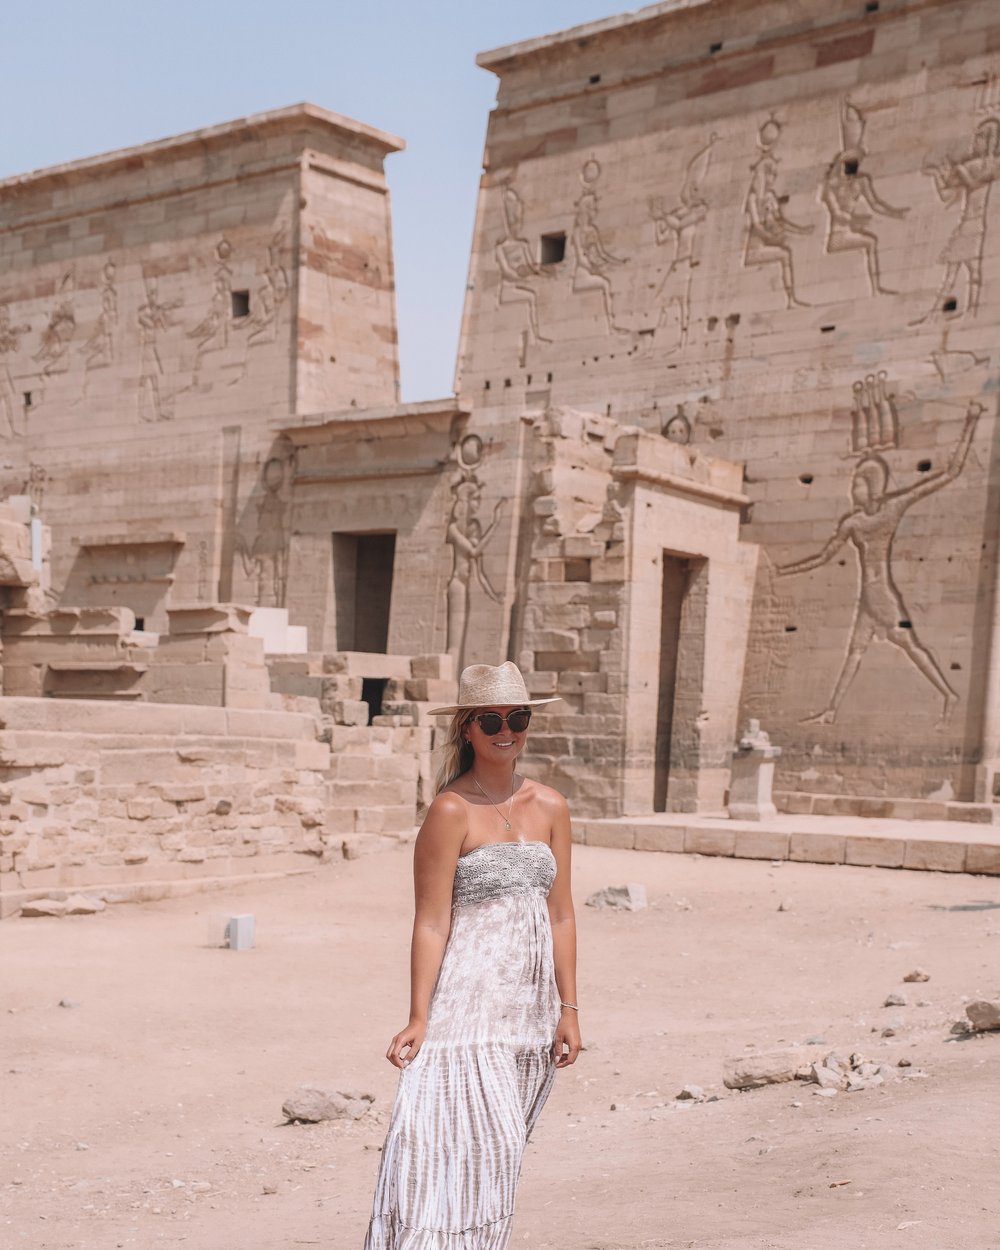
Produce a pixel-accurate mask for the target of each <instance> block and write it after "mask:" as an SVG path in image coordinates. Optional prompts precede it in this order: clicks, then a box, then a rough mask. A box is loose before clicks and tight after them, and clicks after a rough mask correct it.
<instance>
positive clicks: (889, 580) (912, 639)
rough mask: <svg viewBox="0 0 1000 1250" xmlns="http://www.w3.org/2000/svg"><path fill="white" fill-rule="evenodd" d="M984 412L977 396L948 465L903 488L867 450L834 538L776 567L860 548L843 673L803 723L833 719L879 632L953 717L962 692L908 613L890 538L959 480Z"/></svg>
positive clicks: (805, 565) (797, 567)
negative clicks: (914, 510)
mask: <svg viewBox="0 0 1000 1250" xmlns="http://www.w3.org/2000/svg"><path fill="white" fill-rule="evenodd" d="M982 411H983V409H982V407H981V405H979V404H978V403H970V404H969V407H968V409H967V411H966V417H965V424H964V426H963V427H962V434H961V437H960V438H959V440H958V443H957V444H956V446H955V450H954V451H953V452H952V455H951V459H950V460H949V462H948V465H947V467H946V468H945V469H942V470H941V471H940V472H939V473H934V474H932V475H931V476H929V477H926V478H924V479H923V480H922V481H919V482H916V483H914V484H913V485H912V486H908V487H905V488H904V489H902V490H894V491H890V490H889V489H888V484H889V466H888V465H887V464H886V462H885V460H884V459H883V458H882V457H881V456H878V455H871V454H866V455H865V457H864V459H862V460H861V461H860V463H859V464H858V465H857V467H856V468H855V470H854V476H853V478H852V480H851V502H852V504H853V507H852V509H851V511H850V512H848V513H846V514H845V515H844V516H842V517H841V518H840V521H839V522H838V523H837V529H836V531H835V533H834V535H833V537H832V538H831V539H830V541H829V542H828V543H827V544H826V546H824V547H823V549H822V550H821V551H819V552H817V553H816V554H815V555H811V556H807V557H806V558H805V559H803V560H796V561H795V562H793V563H792V564H786V565H782V566H781V567H779V568H778V570H777V573H778V576H779V577H787V576H790V575H794V574H797V573H806V572H808V571H809V570H810V569H816V568H819V567H820V565H823V564H826V563H827V561H829V560H831V559H832V558H833V557H834V556H835V555H836V554H837V552H838V551H840V550H841V549H842V548H843V547H844V546H845V544H847V543H850V544H851V546H852V547H854V549H855V551H856V552H857V553H858V563H859V564H860V567H861V586H860V591H859V594H858V600H857V605H856V607H855V610H854V621H853V624H852V626H851V635H850V638H849V640H848V644H847V653H846V655H845V656H844V660H843V663H842V665H841V669H840V674H839V675H838V677H837V680H836V683H835V685H834V688H833V691H832V693H831V695H830V698H829V700H828V702H827V705H826V707H825V708H824V709H823V710H822V711H821V712H818V713H816V714H815V715H814V716H809V717H806V718H805V720H804V722H803V723H813V724H822V725H831V724H833V722H834V721H835V720H836V719H837V713H838V711H839V710H840V705H841V704H842V702H843V700H844V696H845V695H846V694H847V690H848V688H849V686H850V684H851V682H852V681H853V680H854V678H855V676H856V675H857V672H858V669H859V668H860V666H861V661H862V659H863V658H864V655H865V652H866V651H867V650H868V648H869V646H870V645H871V643H872V642H873V641H874V640H876V639H879V640H883V641H886V642H891V643H892V644H893V645H894V646H896V647H898V648H899V649H900V650H901V651H902V652H903V654H904V655H905V656H906V657H907V659H909V660H910V661H911V662H912V663H913V665H914V666H915V667H916V669H917V670H918V672H920V673H921V674H922V675H923V676H924V677H925V678H926V679H927V681H928V682H929V683H930V684H931V686H933V688H934V689H935V690H936V691H937V693H938V694H939V695H940V696H941V698H942V700H943V706H942V713H941V722H942V723H943V722H945V721H947V720H948V718H949V717H950V715H951V713H952V711H953V710H954V707H955V704H956V703H957V702H958V695H957V694H956V692H955V691H954V690H953V689H952V687H951V685H950V684H949V683H948V679H947V678H946V677H945V675H944V673H943V672H942V670H941V666H940V664H939V663H938V661H937V660H936V659H935V657H934V655H933V653H932V652H931V651H930V650H929V649H928V648H927V647H926V646H925V645H924V644H923V643H922V642H921V641H920V639H919V637H918V636H917V631H916V629H915V628H914V626H913V621H912V618H911V616H910V613H909V611H908V610H907V607H906V604H905V603H904V602H903V597H902V595H901V594H900V592H899V588H898V587H897V585H896V583H895V581H894V580H893V576H892V544H893V540H894V538H895V536H896V531H897V529H898V528H899V523H900V521H901V520H902V518H903V514H904V513H905V512H906V510H907V509H908V508H911V507H912V506H913V505H914V504H915V503H917V502H918V500H920V499H924V498H926V496H928V495H931V494H933V493H934V492H935V491H938V490H941V489H942V487H944V486H947V485H948V483H949V482H953V481H955V479H956V478H957V477H958V476H959V474H960V473H961V472H962V469H963V467H964V465H965V460H966V457H967V456H968V454H969V447H970V446H971V443H972V436H973V434H974V433H975V429H976V422H977V421H978V420H979V416H980V414H981V413H982Z"/></svg>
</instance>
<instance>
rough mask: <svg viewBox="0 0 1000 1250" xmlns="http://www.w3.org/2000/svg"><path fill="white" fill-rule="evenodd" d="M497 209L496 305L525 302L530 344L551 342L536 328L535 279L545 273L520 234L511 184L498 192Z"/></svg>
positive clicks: (520, 206) (518, 210) (517, 202)
mask: <svg viewBox="0 0 1000 1250" xmlns="http://www.w3.org/2000/svg"><path fill="white" fill-rule="evenodd" d="M500 211H501V212H502V214H503V223H504V232H503V237H502V238H500V239H498V240H497V243H496V247H495V248H494V249H493V255H494V258H495V259H496V263H497V269H498V270H499V271H500V285H499V286H498V287H497V304H498V305H499V304H524V306H525V311H526V312H527V314H528V329H529V332H530V334H531V341H532V342H533V343H551V342H552V340H551V339H548V338H545V337H544V336H543V335H542V332H541V330H540V329H539V328H538V292H537V291H536V290H535V286H534V279H536V278H543V277H547V276H548V273H547V271H546V270H544V269H543V268H542V267H541V265H539V264H538V263H537V262H536V261H535V258H534V257H533V256H532V254H531V244H530V243H529V242H528V240H527V239H526V238H524V236H523V235H522V233H521V231H522V229H523V225H524V205H523V204H522V202H521V197H520V196H519V195H518V193H517V192H516V191H515V190H514V188H513V187H511V186H509V185H508V186H505V187H504V188H503V190H502V191H501V193H500Z"/></svg>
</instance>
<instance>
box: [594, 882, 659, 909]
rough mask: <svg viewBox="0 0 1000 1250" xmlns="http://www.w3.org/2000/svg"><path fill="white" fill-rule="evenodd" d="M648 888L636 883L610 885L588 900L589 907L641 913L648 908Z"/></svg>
mask: <svg viewBox="0 0 1000 1250" xmlns="http://www.w3.org/2000/svg"><path fill="white" fill-rule="evenodd" d="M648 903H649V901H648V899H647V897H646V887H645V886H644V885H640V884H638V883H636V882H630V883H629V884H628V885H609V886H606V887H605V888H604V889H603V890H598V891H597V893H596V894H591V896H590V898H588V899H587V906H588V907H596V908H598V909H601V908H604V907H613V908H616V909H617V910H618V911H641V910H642V909H643V908H644V907H646V906H648Z"/></svg>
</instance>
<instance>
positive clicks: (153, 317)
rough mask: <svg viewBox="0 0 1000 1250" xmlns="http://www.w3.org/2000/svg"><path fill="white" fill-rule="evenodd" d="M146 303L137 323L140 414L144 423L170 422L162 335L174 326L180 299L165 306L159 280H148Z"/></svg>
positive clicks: (141, 306) (141, 307)
mask: <svg viewBox="0 0 1000 1250" xmlns="http://www.w3.org/2000/svg"><path fill="white" fill-rule="evenodd" d="M144 285H145V289H146V302H145V303H144V304H142V305H140V307H139V311H138V313H137V314H136V323H137V325H138V327H139V347H140V357H139V393H138V400H137V405H138V412H139V419H140V421H167V420H169V419H170V417H171V416H172V415H173V414H172V412H171V411H170V399H171V398H172V397H171V396H168V395H167V394H166V393H165V392H164V390H163V386H162V379H163V376H164V374H163V361H162V360H161V358H160V349H159V343H158V339H159V335H160V332H161V331H162V330H167V329H169V328H170V327H171V326H172V325H173V324H174V323H173V321H172V319H171V316H170V314H171V312H173V311H174V309H176V308H179V307H180V300H174V301H173V302H171V303H169V304H165V303H163V302H162V301H161V300H160V298H159V295H158V290H157V281H156V279H155V278H146V279H144Z"/></svg>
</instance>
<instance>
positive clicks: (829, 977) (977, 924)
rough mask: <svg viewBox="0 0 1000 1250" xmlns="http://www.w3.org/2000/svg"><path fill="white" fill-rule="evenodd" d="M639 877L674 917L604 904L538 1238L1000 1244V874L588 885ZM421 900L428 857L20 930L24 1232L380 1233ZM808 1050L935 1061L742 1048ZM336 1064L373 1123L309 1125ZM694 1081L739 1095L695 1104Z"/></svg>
mask: <svg viewBox="0 0 1000 1250" xmlns="http://www.w3.org/2000/svg"><path fill="white" fill-rule="evenodd" d="M625 881H641V882H644V883H645V884H646V886H647V888H648V890H649V896H650V907H649V908H648V909H647V910H645V911H642V912H637V913H631V914H626V913H614V912H608V911H595V910H594V909H592V908H588V907H583V906H580V908H579V913H580V916H579V918H580V931H581V980H580V984H581V1001H582V1005H583V1011H582V1013H581V1022H582V1025H583V1030H584V1037H585V1040H586V1042H587V1043H588V1045H589V1049H588V1051H587V1053H586V1054H584V1055H583V1056H582V1057H581V1059H580V1061H579V1063H578V1064H577V1065H576V1067H575V1068H572V1069H569V1070H567V1071H566V1072H563V1073H560V1074H559V1077H558V1080H557V1085H556V1090H555V1092H554V1094H553V1096H552V1098H551V1100H550V1102H549V1105H548V1107H547V1108H546V1111H545V1113H544V1114H543V1116H542V1119H541V1121H540V1124H539V1127H538V1130H537V1132H536V1135H535V1138H534V1140H533V1142H532V1143H531V1145H530V1146H529V1149H528V1153H527V1156H526V1160H525V1168H524V1175H523V1180H522V1183H521V1189H520V1195H519V1204H518V1215H517V1226H516V1231H515V1234H514V1239H513V1242H512V1245H513V1246H515V1247H516V1246H525V1247H530V1248H531V1250H625V1248H628V1250H632V1248H637V1247H652V1248H654V1250H663V1248H666V1247H670V1248H675V1247H685V1248H695V1247H698V1248H707V1247H712V1248H713V1250H736V1247H739V1248H740V1250H750V1248H753V1250H828V1248H837V1250H840V1248H844V1250H895V1247H901V1248H905V1250H1000V1034H993V1035H990V1036H983V1037H977V1038H973V1039H971V1040H958V1039H956V1038H953V1037H951V1035H950V1034H949V1028H950V1025H951V1024H952V1022H953V1021H955V1020H956V1019H958V1018H959V1017H961V1016H962V1014H963V1001H964V1000H966V999H968V998H972V997H993V998H996V997H1000V880H998V879H996V878H993V879H990V878H977V877H966V876H954V875H946V874H936V873H922V872H909V873H906V872H892V871H887V870H882V869H865V868H845V867H823V866H818V865H812V864H792V863H783V864H781V865H772V864H769V863H767V862H754V861H747V860H732V859H699V858H697V857H686V856H675V855H655V854H643V853H641V852H632V851H612V850H599V849H594V848H578V851H577V862H576V891H575V892H576V895H577V898H578V900H579V902H580V903H582V901H583V899H584V898H585V897H586V896H587V895H588V894H589V893H590V892H591V891H593V890H595V889H597V888H599V887H600V886H603V885H607V884H618V883H624V882H625ZM409 890H410V885H409V857H408V852H407V851H405V850H403V849H401V850H400V851H398V852H392V853H387V854H384V855H378V856H373V857H370V858H366V859H363V860H359V861H354V862H350V863H343V864H339V865H336V866H334V867H330V868H327V869H323V870H320V871H319V872H317V873H315V874H313V875H311V876H307V877H298V878H293V879H289V880H287V881H285V882H281V883H278V884H267V885H264V884H261V885H257V886H253V887H246V888H240V889H239V890H233V891H231V892H228V893H225V894H220V893H215V894H205V895H197V896H193V897H188V898H184V899H177V900H172V901H169V902H164V903H159V904H146V905H141V906H134V905H133V906H119V907H116V908H112V909H109V911H108V912H106V913H104V914H102V915H98V916H93V917H78V918H69V919H62V920H49V919H45V920H41V919H36V920H13V921H5V922H4V923H3V924H2V925H0V1000H2V1001H0V1164H2V1167H0V1247H3V1250H19V1248H20V1247H29V1246H30V1247H32V1250H55V1248H56V1247H59V1248H62V1247H73V1248H74V1250H108V1248H110V1247H142V1248H144V1250H145V1248H148V1247H159V1246H174V1245H183V1246H184V1247H185V1248H186V1250H285V1248H292V1247H297V1246H320V1247H324V1248H325V1250H360V1247H361V1243H362V1240H363V1237H364V1230H365V1227H366V1222H367V1217H368V1211H369V1204H370V1201H371V1191H372V1185H373V1181H374V1176H375V1170H376V1167H377V1163H378V1157H379V1156H378V1149H379V1146H380V1144H381V1140H382V1136H383V1133H384V1125H385V1119H386V1115H387V1112H388V1108H389V1106H390V1103H391V1100H392V1097H393V1092H394V1088H395V1077H394V1072H393V1070H392V1069H391V1068H390V1067H389V1065H388V1064H387V1063H386V1062H385V1060H384V1058H383V1057H382V1056H383V1052H384V1049H385V1046H386V1044H387V1042H388V1039H389V1037H390V1036H391V1034H392V1033H393V1032H395V1031H396V1030H397V1029H398V1028H400V1027H401V1026H402V1024H403V1023H404V1013H405V1003H406V944H407V940H408V931H409V908H410V897H409ZM782 902H783V903H784V904H785V908H786V910H779V904H780V903H782ZM223 911H227V912H228V911H249V912H253V913H254V915H255V916H256V919H257V926H258V945H257V947H256V949H255V950H253V951H249V952H233V951H227V950H221V949H214V948H212V947H210V946H209V945H208V942H207V934H208V929H209V918H210V917H211V916H213V915H215V914H217V913H219V912H223ZM918 965H919V966H922V967H924V968H926V970H927V971H928V972H929V973H930V975H931V979H930V981H928V982H927V983H926V984H923V985H907V986H905V987H903V986H902V985H901V978H902V977H903V975H904V974H905V973H906V972H908V971H909V970H910V969H911V968H913V967H915V966H918ZM904 988H905V991H906V993H907V996H908V999H909V1004H910V1005H908V1006H905V1007H898V1008H884V1007H883V1006H882V1002H883V1000H884V998H885V997H886V995H887V994H888V993H889V992H890V991H894V990H902V989H904ZM61 999H69V1000H71V1001H73V1002H76V1003H78V1004H79V1005H78V1006H75V1007H61V1006H60V1005H59V1003H60V1000H61ZM886 1027H895V1029H896V1034H895V1036H893V1037H891V1038H883V1037H882V1030H883V1029H884V1028H886ZM809 1038H823V1039H825V1042H826V1043H827V1045H826V1046H823V1047H817V1048H816V1049H817V1050H820V1051H822V1050H826V1049H831V1048H838V1049H840V1050H841V1051H845V1052H850V1051H861V1052H862V1053H863V1054H865V1055H866V1056H868V1057H871V1058H873V1059H878V1060H883V1061H884V1060H888V1061H890V1062H892V1063H896V1061H898V1059H900V1058H908V1059H910V1060H911V1064H912V1066H911V1067H910V1068H909V1069H906V1070H907V1071H909V1072H911V1073H912V1072H915V1071H922V1072H924V1073H926V1076H910V1077H908V1078H906V1079H900V1080H898V1081H893V1082H892V1083H890V1084H887V1085H885V1086H883V1087H880V1088H878V1089H873V1090H868V1091H864V1092H859V1093H851V1094H847V1093H842V1094H838V1095H837V1096H836V1097H834V1098H830V1099H826V1098H822V1097H817V1096H816V1095H815V1094H814V1092H813V1091H814V1089H815V1087H814V1086H810V1085H804V1084H800V1083H795V1084H793V1085H781V1086H771V1087H768V1088H766V1089H762V1090H757V1091H750V1092H746V1093H731V1092H728V1091H726V1090H725V1089H724V1088H723V1085H722V1065H723V1060H724V1058H725V1057H726V1056H727V1055H734V1054H735V1055H738V1054H740V1053H743V1052H744V1051H745V1050H746V1049H747V1048H760V1049H766V1050H769V1049H774V1048H780V1047H784V1046H786V1045H789V1044H793V1043H799V1042H803V1041H805V1040H806V1039H809ZM310 1082H312V1083H323V1084H331V1085H334V1086H340V1087H360V1088H362V1089H365V1090H368V1091H370V1092H371V1093H373V1094H374V1095H375V1096H376V1103H375V1109H374V1112H373V1113H371V1114H370V1115H369V1116H368V1117H366V1118H365V1119H363V1120H360V1121H357V1122H351V1123H348V1124H343V1123H327V1124H321V1125H316V1126H309V1127H306V1126H284V1125H283V1124H282V1123H281V1114H280V1108H281V1104H282V1101H283V1100H284V1098H285V1097H286V1096H287V1095H288V1094H289V1093H291V1092H292V1091H293V1090H294V1089H295V1088H296V1087H297V1086H298V1085H300V1084H303V1083H310ZM692 1082H693V1083H696V1084H698V1085H701V1086H703V1087H704V1089H705V1091H706V1093H708V1094H710V1095H712V1094H718V1095H719V1096H720V1098H719V1101H715V1102H706V1103H702V1104H698V1105H693V1106H687V1107H680V1106H678V1104H677V1103H676V1102H675V1099H674V1095H675V1094H676V1093H677V1092H678V1091H679V1090H680V1088H681V1087H682V1085H684V1084H686V1083H692ZM265 1187H266V1188H267V1190H274V1191H275V1192H265Z"/></svg>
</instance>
